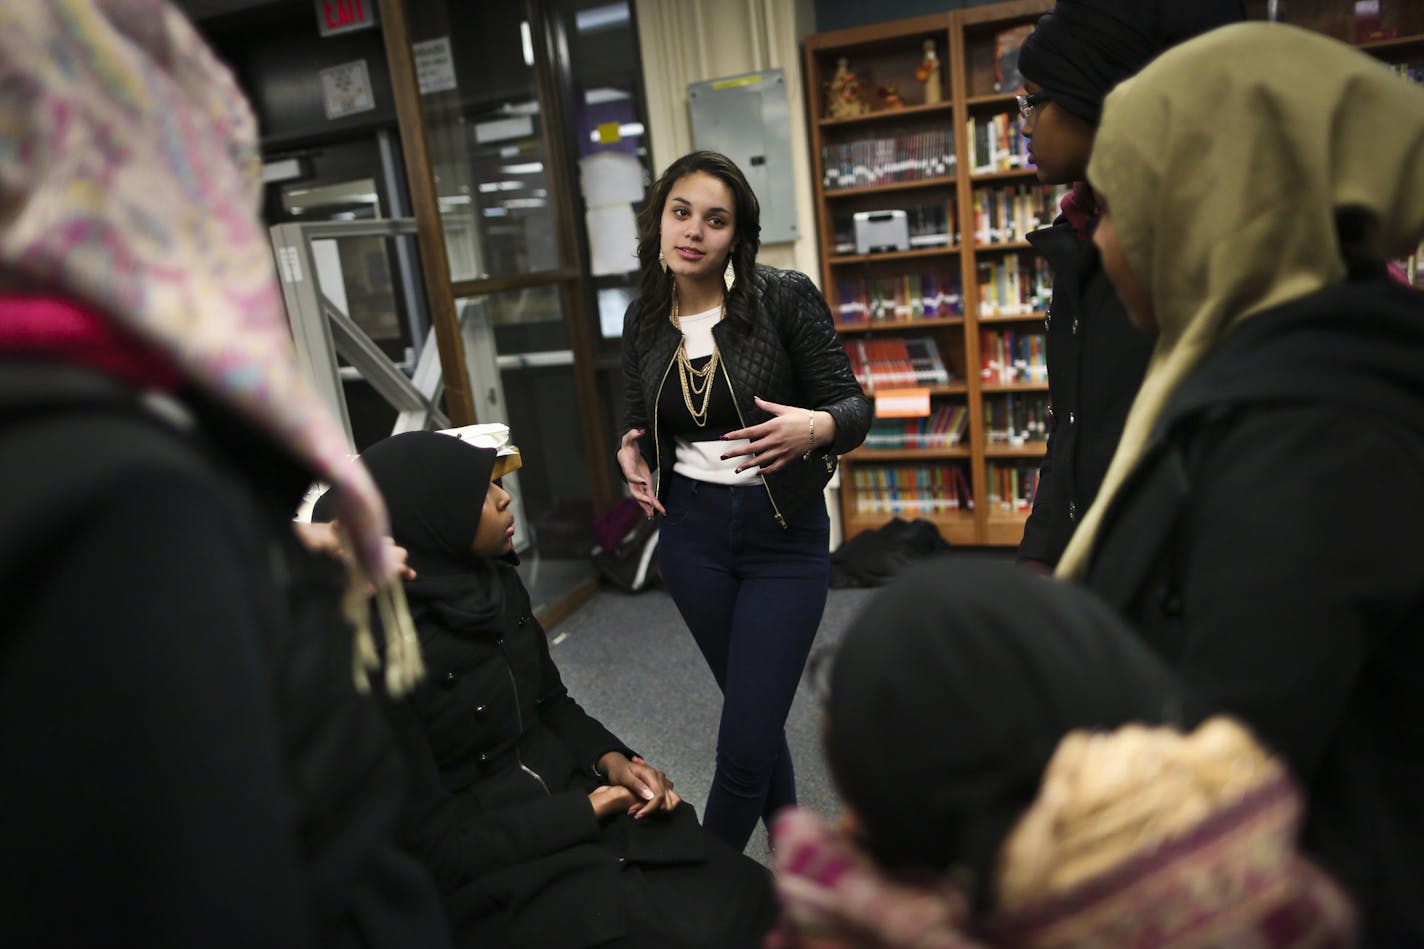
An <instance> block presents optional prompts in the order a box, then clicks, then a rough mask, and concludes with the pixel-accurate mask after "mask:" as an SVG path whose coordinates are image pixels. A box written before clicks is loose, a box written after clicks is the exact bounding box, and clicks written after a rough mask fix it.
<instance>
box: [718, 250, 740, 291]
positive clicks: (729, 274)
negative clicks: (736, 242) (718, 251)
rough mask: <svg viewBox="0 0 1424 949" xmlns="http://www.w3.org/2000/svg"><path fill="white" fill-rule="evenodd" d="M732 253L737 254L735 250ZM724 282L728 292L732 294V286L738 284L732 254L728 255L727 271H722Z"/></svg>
mask: <svg viewBox="0 0 1424 949" xmlns="http://www.w3.org/2000/svg"><path fill="white" fill-rule="evenodd" d="M732 253H733V254H735V253H736V251H735V250H733V252H732ZM722 281H723V282H724V283H726V284H727V291H728V292H729V293H730V292H731V290H732V284H734V283H736V282H737V271H736V269H735V268H734V267H733V266H732V254H728V255H727V269H726V270H724V271H722Z"/></svg>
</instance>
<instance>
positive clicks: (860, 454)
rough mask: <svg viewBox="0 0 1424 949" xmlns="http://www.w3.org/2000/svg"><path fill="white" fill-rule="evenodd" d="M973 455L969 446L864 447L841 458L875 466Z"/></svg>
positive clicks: (965, 457) (962, 457)
mask: <svg viewBox="0 0 1424 949" xmlns="http://www.w3.org/2000/svg"><path fill="white" fill-rule="evenodd" d="M971 455H972V452H971V451H970V449H969V446H968V445H955V446H953V447H951V448H866V447H865V446H864V445H862V446H860V447H859V448H857V449H855V450H854V451H851V452H847V453H846V454H844V455H842V456H841V460H842V461H850V462H851V463H852V464H874V463H875V462H878V461H921V460H934V459H936V458H938V459H947V458H949V459H953V458H959V459H967V458H969V457H970V456H971Z"/></svg>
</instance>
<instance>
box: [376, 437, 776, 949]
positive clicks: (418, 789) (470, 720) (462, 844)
mask: <svg viewBox="0 0 1424 949" xmlns="http://www.w3.org/2000/svg"><path fill="white" fill-rule="evenodd" d="M509 457H510V456H498V461H499V462H500V465H501V467H503V466H504V465H505V464H506V463H507V462H506V459H507V458H509ZM512 457H513V458H515V459H517V458H518V456H517V455H515V456H512ZM362 458H363V460H364V461H365V463H366V465H367V467H368V468H369V469H370V471H371V473H372V475H373V476H374V477H375V479H376V483H377V484H378V485H379V487H380V489H381V493H382V494H383V495H384V496H385V498H386V500H387V503H388V505H389V509H390V517H391V530H392V534H393V536H394V537H395V539H396V542H397V543H398V544H400V545H401V546H403V547H405V548H406V549H407V550H408V551H409V563H410V566H411V567H412V568H414V570H415V571H416V574H417V578H416V579H414V580H411V581H408V582H407V583H406V595H407V597H408V598H409V601H410V607H411V614H412V616H413V618H414V620H415V623H416V626H417V628H418V629H419V632H420V639H421V646H422V649H423V652H424V656H425V663H426V667H427V675H426V678H425V681H424V682H422V683H421V684H420V685H419V686H418V687H417V688H416V690H415V691H414V693H413V694H412V695H411V697H410V698H409V700H402V701H399V702H392V703H391V706H390V712H391V717H392V720H393V721H394V723H395V725H396V730H397V732H398V733H399V735H400V737H401V740H402V742H401V743H402V746H403V748H404V750H405V752H406V758H407V764H408V767H409V769H410V771H411V804H410V809H409V814H408V819H407V821H406V827H405V840H406V844H407V846H408V847H409V848H410V849H411V850H412V851H413V852H414V853H415V854H416V855H417V856H418V857H420V858H421V859H422V860H423V861H424V862H425V864H426V865H427V866H428V867H429V868H430V871H431V872H432V873H433V874H434V876H435V879H436V882H437V883H438V885H439V888H440V890H441V892H442V894H443V896H444V899H445V903H446V909H447V911H448V914H449V917H450V921H451V925H452V928H453V930H454V934H455V940H456V943H457V944H464V945H480V946H492V945H498V946H504V945H511V946H538V947H540V949H545V947H554V949H556V947H580V946H594V945H597V946H626V945H644V944H652V943H654V942H659V943H661V944H663V945H672V946H679V947H682V946H689V947H690V946H708V947H713V946H715V947H719V949H720V947H729V946H753V945H757V944H758V942H759V940H760V938H761V934H762V933H763V932H765V930H766V929H767V928H768V927H769V925H770V923H771V919H772V917H773V915H774V912H775V909H774V902H773V898H772V895H771V889H770V884H769V880H768V877H767V874H766V873H765V871H764V870H763V869H762V868H761V867H760V866H758V865H757V864H756V863H755V862H753V861H751V860H750V859H748V858H746V857H744V856H742V855H741V854H737V853H734V852H733V851H732V850H730V849H729V848H727V847H726V846H725V845H722V844H721V843H719V842H718V841H716V840H715V839H713V838H711V837H710V836H709V835H707V834H706V833H704V832H703V830H702V828H701V827H700V826H699V825H698V823H697V819H696V816H695V814H694V813H693V811H692V808H691V806H689V805H687V804H683V803H681V802H680V801H679V799H678V796H677V794H676V793H675V792H674V791H673V789H672V782H671V781H669V780H667V778H666V776H665V775H663V773H662V772H661V771H658V770H657V769H656V768H653V767H652V766H651V765H648V764H647V763H645V762H644V761H642V759H640V758H639V757H638V756H637V755H636V754H635V753H634V752H633V751H632V750H631V749H630V748H629V747H628V746H627V745H626V744H624V742H623V741H622V740H620V739H619V738H618V737H617V736H615V735H613V734H612V733H611V732H609V731H608V729H606V728H604V727H603V725H602V724H600V723H599V722H598V721H597V720H596V719H594V718H593V717H592V716H590V715H589V714H588V713H586V712H585V711H584V710H583V709H582V708H580V707H579V705H578V703H577V702H575V701H574V700H573V698H572V697H570V696H569V694H568V692H567V691H566V690H565V688H564V684H563V682H562V680H561V679H560V678H559V671H558V669H556V668H555V666H554V663H553V660H552V658H551V657H550V655H549V649H548V644H547V642H546V637H545V634H544V630H543V629H542V628H541V627H540V625H539V623H538V621H537V620H536V619H535V618H534V616H533V614H532V612H531V610H530V602H529V594H528V591H527V590H525V588H524V584H523V583H522V582H521V581H520V579H519V574H518V572H517V571H516V569H515V567H514V564H515V563H516V562H517V561H516V560H515V558H514V556H513V553H512V551H513V544H514V515H513V512H512V511H511V510H510V507H509V504H510V497H509V494H508V493H506V492H505V491H504V489H503V488H502V487H501V486H500V482H499V480H498V476H499V475H500V474H503V473H505V472H504V471H503V470H497V468H496V460H497V454H496V451H495V450H494V449H489V448H478V447H475V446H474V445H471V444H468V443H465V442H462V441H460V440H459V439H458V438H454V437H451V436H449V435H442V434H439V433H436V432H410V433H407V434H403V435H396V436H394V437H392V438H388V439H386V440H385V441H382V442H380V443H378V444H376V445H374V446H372V447H371V448H369V449H367V451H366V452H365V453H364V454H363V455H362ZM492 477H493V478H494V480H491V479H492Z"/></svg>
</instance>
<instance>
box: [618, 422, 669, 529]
mask: <svg viewBox="0 0 1424 949" xmlns="http://www.w3.org/2000/svg"><path fill="white" fill-rule="evenodd" d="M645 434H647V433H646V432H645V431H644V430H643V429H641V428H630V429H628V431H626V432H624V433H623V441H622V444H621V445H619V447H618V467H619V468H622V469H623V477H624V478H625V479H627V481H628V490H629V491H630V492H632V494H633V500H634V501H637V502H638V507H640V508H642V509H643V515H644V516H645V517H652V516H653V512H654V511H657V512H658V513H659V514H666V513H667V511H665V510H663V505H662V502H661V501H659V500H658V496H657V494H656V493H655V492H654V491H653V473H652V470H651V469H649V468H648V463H647V461H646V460H644V458H643V453H642V452H641V451H639V450H638V439H640V438H642V437H643V436H644V435H645Z"/></svg>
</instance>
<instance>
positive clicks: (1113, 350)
mask: <svg viewBox="0 0 1424 949" xmlns="http://www.w3.org/2000/svg"><path fill="white" fill-rule="evenodd" d="M1028 239H1029V242H1030V243H1032V244H1033V245H1034V247H1035V248H1036V249H1037V250H1038V252H1039V253H1041V254H1042V255H1043V256H1044V258H1045V259H1047V261H1048V263H1049V266H1050V267H1052V269H1053V300H1052V302H1051V303H1050V304H1049V309H1048V317H1047V319H1045V320H1044V327H1045V329H1046V331H1047V337H1048V341H1047V351H1046V357H1047V362H1048V397H1049V404H1050V406H1051V408H1052V413H1051V416H1050V423H1049V427H1048V445H1047V450H1046V452H1045V453H1044V456H1043V461H1042V463H1040V465H1039V467H1038V493H1037V494H1035V495H1034V500H1033V510H1032V512H1031V513H1030V514H1029V518H1028V523H1027V524H1025V525H1024V536H1023V540H1022V541H1021V542H1020V543H1019V550H1018V559H1020V560H1037V561H1042V562H1043V563H1047V564H1056V563H1057V562H1058V558H1059V557H1060V556H1062V554H1063V549H1064V548H1065V547H1067V546H1068V539H1069V538H1070V537H1072V536H1073V529H1074V528H1075V527H1076V526H1077V521H1078V519H1079V518H1081V517H1082V516H1083V515H1084V514H1085V513H1087V510H1088V507H1089V506H1090V505H1092V503H1093V499H1094V498H1096V497H1097V495H1098V488H1099V487H1101V486H1102V483H1103V475H1104V474H1106V473H1107V470H1108V462H1110V461H1112V456H1113V453H1114V452H1115V451H1116V450H1117V443H1118V440H1119V439H1120V438H1121V437H1122V426H1123V423H1124V422H1125V421H1126V420H1127V412H1128V409H1130V408H1131V407H1132V400H1133V399H1134V397H1136V395H1137V389H1138V387H1139V386H1140V385H1141V384H1142V376H1143V373H1145V372H1146V370H1147V360H1148V358H1149V357H1150V356H1151V355H1152V347H1153V345H1154V344H1155V343H1156V341H1157V334H1156V333H1153V332H1149V331H1146V330H1141V329H1138V328H1137V327H1135V326H1133V325H1132V323H1131V322H1129V321H1128V318H1127V312H1126V310H1124V309H1123V306H1122V302H1121V301H1120V300H1119V299H1118V297H1117V293H1116V292H1115V291H1114V290H1113V287H1112V283H1111V282H1110V281H1109V280H1108V277H1107V274H1106V273H1104V272H1103V268H1102V262H1101V261H1100V260H1099V257H1098V249H1097V247H1095V246H1094V245H1093V243H1092V241H1083V240H1079V239H1078V237H1077V235H1076V234H1074V232H1073V228H1072V226H1071V225H1069V223H1068V221H1067V218H1065V217H1061V216H1060V217H1059V218H1058V219H1057V220H1056V221H1054V222H1053V225H1052V226H1051V227H1046V228H1042V229H1040V230H1037V231H1034V232H1033V233H1031V234H1029V235H1028Z"/></svg>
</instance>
